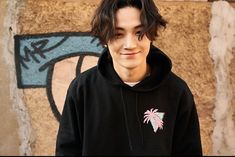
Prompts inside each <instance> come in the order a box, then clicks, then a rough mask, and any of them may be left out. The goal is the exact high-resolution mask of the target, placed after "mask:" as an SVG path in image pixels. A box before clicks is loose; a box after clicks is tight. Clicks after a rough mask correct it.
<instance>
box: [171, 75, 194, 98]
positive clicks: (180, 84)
mask: <svg viewBox="0 0 235 157" xmlns="http://www.w3.org/2000/svg"><path fill="white" fill-rule="evenodd" d="M168 83H169V84H170V85H171V86H172V88H175V89H177V90H179V91H180V92H186V93H187V94H189V95H191V94H192V93H191V90H190V88H189V86H188V84H187V82H186V81H185V80H184V79H183V78H181V77H180V76H179V75H177V74H175V73H174V72H170V74H169V77H168Z"/></svg>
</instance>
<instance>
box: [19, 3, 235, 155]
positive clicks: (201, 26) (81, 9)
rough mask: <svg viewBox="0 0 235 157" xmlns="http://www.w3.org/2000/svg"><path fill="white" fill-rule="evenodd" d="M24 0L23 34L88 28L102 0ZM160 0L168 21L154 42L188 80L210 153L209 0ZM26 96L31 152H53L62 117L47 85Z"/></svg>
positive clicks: (205, 149)
mask: <svg viewBox="0 0 235 157" xmlns="http://www.w3.org/2000/svg"><path fill="white" fill-rule="evenodd" d="M26 2H27V3H26V5H25V10H24V11H22V12H21V14H20V16H19V25H18V26H19V34H35V33H49V32H61V31H62V32H63V31H83V32H84V31H89V28H90V26H89V24H90V18H91V16H92V13H93V10H94V9H95V7H96V5H97V3H98V2H99V0H97V1H94V0H86V1H85V0H84V1H82V0H80V1H77V0H50V1H48V0H41V1H33V0H27V1H26ZM156 2H157V4H158V6H159V9H160V12H161V13H162V15H163V16H164V17H165V18H166V19H167V20H168V22H169V24H168V28H167V29H166V30H165V31H163V32H162V33H161V34H160V37H159V39H158V40H157V41H156V42H155V44H156V45H157V46H159V48H161V49H162V50H164V51H165V52H166V53H167V54H168V55H169V56H170V57H171V59H172V61H173V70H174V71H175V72H176V73H177V74H179V75H180V76H182V78H184V79H185V80H186V81H187V82H188V84H189V86H190V88H191V90H192V92H193V94H194V96H195V101H196V104H197V108H198V113H199V118H200V125H201V131H202V143H203V152H204V155H210V154H211V152H212V140H211V134H212V132H213V127H214V121H213V119H212V113H213V109H214V101H215V94H216V91H215V76H214V71H213V61H212V59H211V58H210V56H209V52H208V43H209V40H210V36H209V30H208V28H209V22H210V19H211V3H205V2H162V1H161V2H158V1H156ZM233 67H234V64H233ZM233 69H234V68H233ZM233 76H234V75H233ZM233 78H234V77H233ZM233 89H234V88H233ZM24 99H25V103H26V106H27V108H28V109H29V113H30V118H31V123H32V127H33V131H34V135H35V136H34V137H35V140H34V143H33V145H32V146H33V147H32V152H33V155H53V154H54V144H55V133H56V132H57V129H58V122H57V121H56V120H55V118H54V117H53V114H52V112H51V110H50V107H49V102H48V100H47V98H46V91H45V89H25V90H24ZM41 117H43V118H41Z"/></svg>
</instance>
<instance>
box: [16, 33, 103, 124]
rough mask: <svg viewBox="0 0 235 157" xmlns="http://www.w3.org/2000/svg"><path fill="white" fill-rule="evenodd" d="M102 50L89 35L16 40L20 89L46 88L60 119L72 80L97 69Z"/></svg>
mask: <svg viewBox="0 0 235 157" xmlns="http://www.w3.org/2000/svg"><path fill="white" fill-rule="evenodd" d="M102 51H103V46H102V45H100V42H99V40H98V39H97V38H93V37H92V36H91V35H90V34H89V33H88V32H64V33H49V34H34V35H16V36H15V65H16V75H17V85H18V88H21V89H26V88H45V89H46V91H47V97H48V101H49V104H50V106H51V109H52V112H53V114H54V115H55V117H56V118H57V120H59V119H60V115H61V111H62V108H63V101H64V97H65V94H66V90H67V88H68V85H69V83H70V82H71V81H72V79H73V78H74V77H75V76H76V75H79V73H81V72H82V71H84V70H86V69H88V68H90V67H92V66H95V64H96V63H97V60H98V57H99V56H100V54H101V52H102Z"/></svg>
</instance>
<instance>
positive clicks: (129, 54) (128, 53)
mask: <svg viewBox="0 0 235 157" xmlns="http://www.w3.org/2000/svg"><path fill="white" fill-rule="evenodd" d="M138 53H139V52H124V53H121V55H127V56H131V55H136V54H138Z"/></svg>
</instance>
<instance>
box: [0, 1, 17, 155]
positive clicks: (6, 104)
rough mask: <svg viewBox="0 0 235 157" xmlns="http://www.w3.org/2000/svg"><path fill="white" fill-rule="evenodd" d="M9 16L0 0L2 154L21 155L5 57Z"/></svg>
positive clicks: (0, 135)
mask: <svg viewBox="0 0 235 157" xmlns="http://www.w3.org/2000/svg"><path fill="white" fill-rule="evenodd" d="M6 16H7V1H6V0H2V1H0V100H1V104H0V106H1V107H0V119H1V121H0V126H1V129H0V155H1V156H5V155H19V148H18V147H19V144H20V140H19V135H18V127H19V126H18V123H17V119H16V114H15V112H14V111H13V108H12V105H11V100H10V96H9V95H10V90H9V82H10V81H9V79H10V76H9V75H10V73H9V70H10V69H9V66H8V65H7V63H6V61H5V57H4V53H3V50H4V46H5V44H7V42H5V40H4V36H5V32H7V31H8V29H7V28H6V27H4V25H3V23H4V19H5V18H6Z"/></svg>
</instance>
